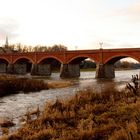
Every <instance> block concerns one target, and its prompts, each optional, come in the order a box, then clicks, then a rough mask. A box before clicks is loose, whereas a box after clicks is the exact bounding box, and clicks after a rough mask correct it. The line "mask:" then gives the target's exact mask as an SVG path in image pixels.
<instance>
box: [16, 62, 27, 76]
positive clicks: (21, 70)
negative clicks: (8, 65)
mask: <svg viewBox="0 0 140 140" xmlns="http://www.w3.org/2000/svg"><path fill="white" fill-rule="evenodd" d="M26 73H27V66H26V63H22V64H14V74H26Z"/></svg>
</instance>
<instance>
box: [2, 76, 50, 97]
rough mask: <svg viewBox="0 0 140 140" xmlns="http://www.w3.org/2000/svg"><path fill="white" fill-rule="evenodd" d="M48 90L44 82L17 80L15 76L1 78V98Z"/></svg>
mask: <svg viewBox="0 0 140 140" xmlns="http://www.w3.org/2000/svg"><path fill="white" fill-rule="evenodd" d="M43 89H48V85H47V84H46V83H44V82H43V80H34V79H28V78H17V77H14V76H4V75H3V76H2V75H1V76H0V96H6V95H9V94H14V93H18V92H20V91H23V92H33V91H40V90H43Z"/></svg>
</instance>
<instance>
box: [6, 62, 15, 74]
mask: <svg viewBox="0 0 140 140" xmlns="http://www.w3.org/2000/svg"><path fill="white" fill-rule="evenodd" d="M7 73H9V74H13V73H14V64H8V65H7Z"/></svg>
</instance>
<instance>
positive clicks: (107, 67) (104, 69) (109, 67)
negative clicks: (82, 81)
mask: <svg viewBox="0 0 140 140" xmlns="http://www.w3.org/2000/svg"><path fill="white" fill-rule="evenodd" d="M95 77H96V78H108V79H111V78H115V68H114V65H113V64H97V68H96V75H95Z"/></svg>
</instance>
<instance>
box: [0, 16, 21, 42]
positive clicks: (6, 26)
mask: <svg viewBox="0 0 140 140" xmlns="http://www.w3.org/2000/svg"><path fill="white" fill-rule="evenodd" d="M18 27H19V25H18V23H17V21H16V20H14V19H12V18H0V40H3V39H5V37H6V36H8V37H9V38H15V37H17V36H18V34H17V33H16V31H17V29H18Z"/></svg>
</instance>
